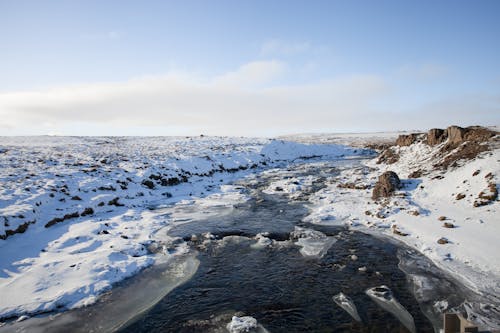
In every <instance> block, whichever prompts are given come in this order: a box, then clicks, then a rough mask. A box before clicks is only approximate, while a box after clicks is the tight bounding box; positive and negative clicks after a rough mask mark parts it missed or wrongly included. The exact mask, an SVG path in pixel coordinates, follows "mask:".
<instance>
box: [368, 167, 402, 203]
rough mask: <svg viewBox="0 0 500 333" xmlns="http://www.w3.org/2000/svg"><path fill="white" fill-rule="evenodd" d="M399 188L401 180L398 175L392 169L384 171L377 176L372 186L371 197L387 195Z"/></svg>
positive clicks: (377, 197) (376, 197) (375, 198)
mask: <svg viewBox="0 0 500 333" xmlns="http://www.w3.org/2000/svg"><path fill="white" fill-rule="evenodd" d="M399 188H401V181H400V180H399V177H398V175H397V174H396V173H395V172H393V171H386V172H384V173H383V174H382V175H380V177H378V181H377V183H376V184H375V187H374V188H373V192H372V199H374V200H377V199H379V198H380V197H389V196H391V195H392V194H393V193H394V191H396V190H397V189H399Z"/></svg>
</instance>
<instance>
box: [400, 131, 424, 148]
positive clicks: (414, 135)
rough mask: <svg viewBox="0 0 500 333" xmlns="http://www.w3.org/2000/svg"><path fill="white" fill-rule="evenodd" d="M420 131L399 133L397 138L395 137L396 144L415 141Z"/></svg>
mask: <svg viewBox="0 0 500 333" xmlns="http://www.w3.org/2000/svg"><path fill="white" fill-rule="evenodd" d="M419 135H420V133H412V134H408V135H404V134H402V135H400V136H398V138H397V139H396V145H398V146H401V147H402V146H409V145H411V144H413V143H415V142H416V141H417V139H418V137H419Z"/></svg>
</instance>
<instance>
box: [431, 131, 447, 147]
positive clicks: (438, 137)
mask: <svg viewBox="0 0 500 333" xmlns="http://www.w3.org/2000/svg"><path fill="white" fill-rule="evenodd" d="M447 137H448V133H447V132H445V131H444V130H443V129H440V128H433V129H431V130H429V132H427V144H428V145H430V146H434V145H437V144H440V143H442V142H444V141H445V140H446V138H447Z"/></svg>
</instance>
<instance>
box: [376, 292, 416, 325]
mask: <svg viewBox="0 0 500 333" xmlns="http://www.w3.org/2000/svg"><path fill="white" fill-rule="evenodd" d="M366 294H367V295H368V296H369V297H370V298H371V299H372V300H373V301H375V303H377V304H378V305H379V306H380V307H381V308H382V309H384V310H385V311H387V312H390V313H391V314H392V315H393V316H395V317H396V318H398V320H399V321H400V322H401V323H402V324H403V325H404V326H405V327H406V328H407V329H408V330H409V331H410V332H412V333H415V332H416V328H415V322H414V321H413V317H412V315H411V314H410V313H409V312H408V311H407V310H406V309H405V308H404V307H403V306H402V305H401V304H400V303H399V302H398V301H397V300H396V298H394V295H393V294H392V291H391V290H390V289H389V287H387V286H384V285H382V286H378V287H373V288H370V289H367V290H366Z"/></svg>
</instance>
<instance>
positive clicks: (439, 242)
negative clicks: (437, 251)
mask: <svg viewBox="0 0 500 333" xmlns="http://www.w3.org/2000/svg"><path fill="white" fill-rule="evenodd" d="M437 242H438V244H448V243H449V241H448V240H447V239H446V238H444V237H441V238H439V239H438V241H437Z"/></svg>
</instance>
